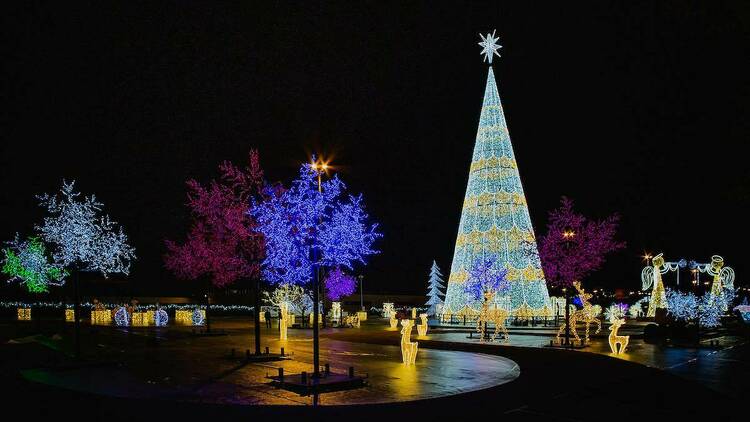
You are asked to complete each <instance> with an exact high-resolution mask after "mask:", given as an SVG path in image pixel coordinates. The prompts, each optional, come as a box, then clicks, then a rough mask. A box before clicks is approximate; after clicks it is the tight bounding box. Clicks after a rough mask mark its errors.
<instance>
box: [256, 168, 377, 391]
mask: <svg viewBox="0 0 750 422" xmlns="http://www.w3.org/2000/svg"><path fill="white" fill-rule="evenodd" d="M326 169H327V165H323V164H320V163H316V162H315V160H314V159H313V164H304V165H303V166H302V167H301V168H300V172H299V177H297V179H295V180H294V181H293V182H292V184H291V187H290V188H289V189H288V190H286V191H284V192H283V193H281V194H278V193H277V192H267V193H266V195H265V200H264V201H254V202H253V205H252V208H251V209H250V214H251V215H252V216H253V217H254V218H255V219H256V220H257V222H258V226H257V228H258V231H259V232H260V233H262V234H263V236H264V237H265V239H266V256H265V259H264V260H263V276H264V278H265V279H266V280H268V281H269V282H271V283H294V284H298V285H305V286H309V287H311V289H312V294H313V308H314V309H313V366H314V368H313V369H314V376H316V377H317V376H319V368H320V355H319V338H318V314H319V310H318V306H319V291H318V290H319V283H320V271H321V270H322V269H326V268H346V269H348V270H350V271H351V270H353V267H354V265H356V264H364V263H365V258H366V257H368V256H369V255H372V254H375V253H377V251H376V250H375V249H373V243H374V242H375V241H376V240H377V239H378V238H379V237H380V236H381V235H380V234H379V233H378V232H377V224H372V223H370V222H368V216H367V213H366V212H365V209H364V204H363V201H362V196H361V195H359V196H352V195H347V194H345V192H346V187H345V185H344V183H343V182H342V181H341V180H340V179H339V178H338V177H337V176H334V177H333V178H331V179H329V180H327V181H322V176H323V173H324V172H325V171H326Z"/></svg>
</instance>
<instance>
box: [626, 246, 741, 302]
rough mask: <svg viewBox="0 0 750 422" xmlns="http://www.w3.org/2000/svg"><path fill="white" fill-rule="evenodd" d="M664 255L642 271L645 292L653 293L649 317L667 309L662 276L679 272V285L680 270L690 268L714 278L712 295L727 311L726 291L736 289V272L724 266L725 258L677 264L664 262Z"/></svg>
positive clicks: (678, 281) (678, 278) (678, 282)
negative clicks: (671, 272)
mask: <svg viewBox="0 0 750 422" xmlns="http://www.w3.org/2000/svg"><path fill="white" fill-rule="evenodd" d="M663 255H664V254H661V253H660V254H658V255H656V256H655V257H654V258H653V259H652V260H651V265H650V266H646V267H644V268H643V271H641V282H642V286H641V287H642V288H643V290H647V289H649V288H652V286H653V289H652V291H651V300H650V301H649V306H648V313H647V314H646V316H647V317H653V316H655V315H656V309H658V308H667V307H668V305H667V298H666V293H665V290H664V283H663V281H662V277H661V276H662V274H666V273H667V272H669V271H673V272H677V284H678V285H679V284H680V268H685V267H689V268H690V269H691V270H695V271H698V272H700V273H706V274H708V275H711V276H713V282H712V284H711V295H713V296H714V297H717V298H720V299H721V300H722V303H724V308H723V311H725V312H726V311H727V307H726V301H725V300H724V291H725V289H729V290H733V289H734V270H733V269H732V267H728V266H724V258H722V257H721V256H719V255H713V256H712V257H711V262H708V263H703V264H701V263H697V262H695V261H690V262H688V261H686V260H684V259H681V260H679V261H677V262H668V261H665V260H664V256H663Z"/></svg>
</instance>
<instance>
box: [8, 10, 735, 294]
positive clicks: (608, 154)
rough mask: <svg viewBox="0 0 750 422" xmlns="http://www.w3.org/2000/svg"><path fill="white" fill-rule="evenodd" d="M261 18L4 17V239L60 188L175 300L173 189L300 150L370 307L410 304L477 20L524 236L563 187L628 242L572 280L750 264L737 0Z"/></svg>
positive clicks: (149, 285) (451, 174) (460, 129)
mask: <svg viewBox="0 0 750 422" xmlns="http://www.w3.org/2000/svg"><path fill="white" fill-rule="evenodd" d="M260 3H261V2H244V4H241V5H234V6H226V5H216V4H214V3H213V2H186V1H180V2H151V1H149V2H142V3H139V2H121V4H117V5H112V4H109V5H104V4H102V2H98V1H97V2H86V3H82V2H49V3H32V2H27V1H19V2H13V3H12V4H8V3H3V5H2V8H3V10H2V50H1V51H0V53H2V101H3V103H4V107H3V109H4V110H5V111H4V112H3V113H2V120H1V121H0V136H1V137H2V141H1V146H0V151H1V152H2V154H1V156H0V177H1V178H2V182H3V188H2V190H0V206H1V207H2V213H3V214H2V219H1V220H0V238H3V239H11V238H12V236H13V234H14V233H15V232H17V231H18V232H21V233H22V234H29V233H31V230H32V227H33V224H34V223H37V222H39V221H40V219H41V217H42V215H43V214H42V212H41V209H39V208H38V207H37V206H36V201H35V199H34V195H35V194H40V193H42V192H50V191H53V190H55V189H58V188H59V186H60V182H61V180H62V179H63V178H66V179H69V180H70V179H75V180H76V181H77V186H78V188H79V189H80V190H81V191H83V192H84V193H96V195H97V197H98V198H99V199H100V200H101V201H102V202H104V203H105V206H106V211H107V212H108V213H109V214H110V215H111V216H112V217H113V218H114V219H115V220H117V221H119V222H120V223H122V225H124V227H125V228H126V231H127V233H128V234H129V236H130V237H131V239H132V243H133V245H134V246H135V247H136V248H137V254H138V257H139V259H138V260H137V261H136V262H135V263H134V265H133V267H132V274H131V277H130V278H129V282H128V283H127V284H124V286H126V287H124V288H125V289H126V290H127V291H128V292H129V294H137V295H158V294H163V295H171V294H184V293H186V292H189V291H190V290H191V289H192V284H190V283H185V282H181V281H176V280H174V278H173V277H172V276H171V274H169V273H167V272H166V271H164V270H163V269H162V261H161V254H162V253H163V252H164V247H163V239H164V238H173V239H182V236H184V234H185V232H186V228H187V224H188V221H187V211H186V208H185V207H184V206H183V204H184V202H185V185H184V181H185V179H187V178H189V177H195V178H198V179H199V180H202V181H205V180H208V179H209V178H210V177H213V176H214V175H215V174H216V167H217V165H218V164H219V162H220V161H222V160H225V159H228V160H232V161H234V162H236V163H242V162H243V161H244V160H245V158H246V154H247V151H248V150H249V148H258V149H259V150H260V153H261V160H262V164H263V166H264V168H265V171H266V175H267V177H268V179H269V180H272V181H275V180H282V181H284V182H285V183H288V181H289V180H290V179H291V178H292V177H293V176H294V174H295V173H296V171H297V168H298V166H299V164H300V162H302V161H305V160H307V159H308V157H309V154H310V153H312V152H315V151H319V152H322V153H323V154H324V155H325V156H326V157H329V158H331V159H332V163H333V164H334V165H336V166H337V171H338V172H339V173H340V176H341V177H342V178H343V179H344V180H345V181H346V182H347V183H348V185H349V187H350V188H351V189H352V190H353V191H355V192H363V193H364V194H365V198H366V201H367V206H368V208H369V210H370V213H371V215H372V216H373V217H374V218H375V219H376V220H377V221H379V222H380V223H381V225H382V231H383V233H384V234H385V237H384V239H383V240H382V242H381V243H380V245H379V247H380V249H381V250H382V254H380V255H379V256H377V257H375V258H373V259H372V260H371V264H370V265H369V266H368V267H367V268H366V270H365V290H366V292H368V291H369V292H376V291H382V292H391V293H422V292H423V291H425V288H426V280H427V272H428V270H429V266H430V264H431V262H432V259H433V258H435V259H437V261H438V263H439V264H440V266H441V267H442V268H443V272H444V273H445V274H446V276H447V274H448V272H449V267H450V261H451V258H452V254H453V246H454V242H455V237H456V231H457V227H458V220H459V217H460V210H461V205H462V201H463V196H464V191H465V188H466V181H467V177H468V168H469V164H470V160H471V152H472V148H473V146H474V138H475V135H476V130H477V123H478V120H479V111H480V107H481V103H482V95H483V92H484V85H485V81H486V76H487V65H486V64H484V63H483V62H482V58H481V56H480V55H479V52H480V47H479V46H478V45H477V42H479V36H478V32H480V31H484V32H486V31H488V30H489V31H491V30H492V29H494V28H496V29H497V30H498V34H499V35H500V44H502V45H503V48H502V49H501V50H500V51H501V54H502V58H500V59H499V60H497V63H496V64H494V69H495V73H496V76H497V80H498V85H499V90H500V95H501V99H502V101H503V105H504V107H505V112H506V118H507V120H508V124H509V127H510V133H511V138H512V141H513V145H514V148H515V152H516V157H517V160H518V163H519V168H520V171H521V177H522V180H523V182H524V187H525V190H526V195H527V199H528V203H529V207H530V212H531V217H532V220H533V223H534V225H535V227H536V230H537V234H538V235H541V234H543V233H544V232H545V225H546V216H547V212H548V211H549V210H551V209H553V208H555V207H556V206H557V205H558V203H559V199H560V196H561V195H567V196H569V197H571V198H573V199H574V200H575V201H576V203H577V208H578V210H579V211H581V212H583V213H584V214H586V215H590V216H594V217H603V216H605V215H607V214H609V213H612V212H620V213H621V214H622V217H623V220H622V227H621V230H620V234H621V238H622V239H623V240H626V241H627V243H628V248H627V249H626V250H624V251H621V252H619V253H617V254H616V255H613V256H612V257H611V258H610V259H609V260H608V263H607V264H606V265H605V267H604V268H603V269H602V270H601V271H599V272H598V273H596V274H594V275H592V276H590V277H589V280H586V284H588V285H590V286H592V287H593V286H606V287H610V288H613V287H618V286H619V287H625V288H626V289H638V288H639V286H640V270H641V267H642V263H641V259H640V255H642V253H643V251H644V250H646V251H650V252H652V253H658V252H662V251H663V252H664V253H665V255H666V257H667V258H668V259H672V260H677V259H679V258H681V257H685V258H687V259H696V260H699V261H702V262H707V261H708V260H709V259H710V256H711V255H712V254H721V255H723V256H724V257H725V259H726V262H727V264H728V265H730V266H733V267H734V268H735V270H736V271H737V274H738V283H739V284H742V282H743V280H744V274H746V273H747V271H750V266H748V265H747V262H746V261H745V248H744V247H742V246H741V245H742V243H744V241H745V240H746V239H747V236H748V234H749V233H748V228H747V211H748V205H749V203H750V196H749V195H748V182H750V175H749V174H748V170H747V166H746V158H745V157H746V155H745V148H744V147H745V145H744V143H746V142H747V137H748V133H750V132H749V131H748V122H747V119H746V114H747V113H746V110H748V106H749V105H750V101H749V100H750V96H749V95H748V94H749V92H748V91H749V89H748V88H749V86H750V84H748V74H749V73H748V70H750V69H748V62H747V59H748V45H749V43H748V41H750V37H749V36H748V31H749V30H750V21H749V19H750V13H749V10H748V3H745V2H718V1H712V2H702V1H700V2H699V1H693V2H691V1H680V2H652V1H646V2H635V1H628V2H615V3H610V2H605V1H596V2H580V3H579V2H573V3H571V2H554V3H550V4H547V3H544V4H537V3H535V2H533V3H532V2H513V3H508V4H504V3H503V4H499V3H497V2H490V3H480V2H466V3H463V2H461V3H459V2H455V3H441V2H424V3H422V2H401V1H398V2H392V3H389V2H382V1H379V2H348V1H347V2H333V3H330V2H326V3H325V4H324V5H321V4H316V3H313V2H294V3H285V2H266V3H267V4H266V5H265V6H261V4H260ZM404 3H405V4H404ZM669 277H673V276H669ZM667 283H668V284H670V283H671V281H670V279H667ZM3 291H4V292H5V293H4V294H13V293H14V292H16V291H17V287H3Z"/></svg>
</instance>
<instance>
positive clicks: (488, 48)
mask: <svg viewBox="0 0 750 422" xmlns="http://www.w3.org/2000/svg"><path fill="white" fill-rule="evenodd" d="M479 37H480V38H481V39H482V41H481V42H479V43H478V44H479V45H480V46H481V47H482V52H481V53H479V54H481V55H484V61H487V62H488V63H489V64H492V58H493V57H494V56H495V55H497V57H500V53H498V52H497V50H499V49H500V48H502V46H501V45H500V44H497V41H498V40H499V39H500V37H496V36H495V30H494V29H493V30H492V34H490V33H489V32H488V33H487V35H486V36H484V35H482V34H479Z"/></svg>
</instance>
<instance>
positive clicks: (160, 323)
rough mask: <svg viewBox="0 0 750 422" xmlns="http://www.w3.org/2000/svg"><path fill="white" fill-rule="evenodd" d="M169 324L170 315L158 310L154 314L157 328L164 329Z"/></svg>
mask: <svg viewBox="0 0 750 422" xmlns="http://www.w3.org/2000/svg"><path fill="white" fill-rule="evenodd" d="M168 322H169V314H167V311H165V310H164V309H161V308H160V309H157V310H156V312H154V325H156V326H157V327H164V326H166V325H167V323H168Z"/></svg>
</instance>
